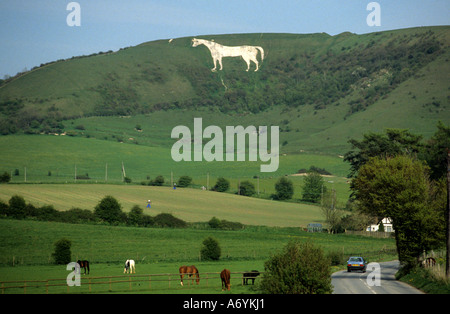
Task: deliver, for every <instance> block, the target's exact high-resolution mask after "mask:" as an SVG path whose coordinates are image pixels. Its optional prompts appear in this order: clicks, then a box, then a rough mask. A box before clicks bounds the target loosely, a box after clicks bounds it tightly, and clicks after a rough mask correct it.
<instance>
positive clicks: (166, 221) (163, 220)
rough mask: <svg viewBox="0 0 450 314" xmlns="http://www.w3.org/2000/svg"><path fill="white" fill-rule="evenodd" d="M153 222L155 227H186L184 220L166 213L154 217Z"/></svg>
mask: <svg viewBox="0 0 450 314" xmlns="http://www.w3.org/2000/svg"><path fill="white" fill-rule="evenodd" d="M153 221H154V224H155V226H157V227H169V228H184V227H186V226H187V223H186V222H185V221H184V220H181V219H179V218H176V217H174V216H173V215H172V214H166V213H162V214H159V215H156V216H155V218H154V219H153Z"/></svg>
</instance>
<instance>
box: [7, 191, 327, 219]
mask: <svg viewBox="0 0 450 314" xmlns="http://www.w3.org/2000/svg"><path fill="white" fill-rule="evenodd" d="M13 195H20V196H22V197H24V198H25V200H26V202H28V203H31V204H33V205H35V206H43V205H53V206H54V207H55V209H57V210H68V209H71V208H81V209H89V210H94V207H95V206H96V205H97V204H98V203H99V202H100V200H101V199H102V198H103V197H104V196H107V195H112V196H113V197H115V198H116V199H117V200H118V201H119V203H121V205H122V207H123V211H125V212H128V211H129V210H131V208H132V207H133V206H134V205H139V206H140V207H141V208H143V209H144V212H145V213H146V214H149V215H151V216H155V215H156V214H159V213H170V214H173V215H174V216H176V217H178V218H181V219H183V220H186V221H188V222H199V221H209V220H210V219H211V218H212V217H213V216H215V217H218V218H220V219H226V220H229V221H237V222H240V223H243V224H248V225H266V226H280V227H306V225H307V224H308V223H310V222H322V221H323V217H322V215H321V212H320V209H319V207H317V206H313V205H306V204H298V203H290V202H278V201H270V200H265V199H258V198H254V197H245V196H238V195H233V194H229V193H218V192H211V191H202V190H200V189H182V188H178V189H176V190H173V189H172V188H170V187H149V186H139V185H137V186H136V185H128V186H126V185H106V184H20V185H19V184H8V185H2V186H1V189H0V200H3V201H4V202H7V201H8V200H9V199H10V198H11V196H13ZM148 199H150V200H152V208H151V209H149V208H146V205H147V200H148Z"/></svg>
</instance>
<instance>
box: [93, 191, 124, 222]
mask: <svg viewBox="0 0 450 314" xmlns="http://www.w3.org/2000/svg"><path fill="white" fill-rule="evenodd" d="M94 213H95V215H96V216H97V217H98V218H99V219H100V220H103V221H106V222H108V223H110V224H117V223H120V222H123V221H124V215H125V214H124V213H123V212H122V206H121V205H120V204H119V202H118V201H117V200H116V199H115V198H114V197H112V196H105V197H104V198H103V199H102V200H101V201H100V202H99V203H98V204H97V206H95V210H94Z"/></svg>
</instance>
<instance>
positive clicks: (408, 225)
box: [344, 122, 450, 270]
mask: <svg viewBox="0 0 450 314" xmlns="http://www.w3.org/2000/svg"><path fill="white" fill-rule="evenodd" d="M350 143H351V144H352V150H350V151H349V152H348V153H347V154H346V155H345V158H344V160H345V161H347V162H349V163H350V164H351V173H350V175H351V176H352V178H353V180H352V183H351V190H352V196H351V201H352V202H353V203H354V206H355V207H356V208H357V212H358V213H359V214H362V215H368V216H369V217H373V218H375V219H376V220H377V221H380V220H381V219H382V218H384V217H390V218H391V219H392V221H393V228H394V230H395V240H396V244H397V252H398V256H399V260H400V262H401V263H402V264H403V265H405V266H406V267H405V270H409V269H412V268H414V267H415V266H417V265H418V263H419V262H420V256H421V255H422V254H423V252H429V251H430V250H434V249H439V248H442V247H444V246H445V239H446V225H447V224H446V221H445V216H446V207H447V178H446V175H447V150H448V149H449V148H450V127H448V126H445V125H444V124H443V123H442V122H439V124H438V126H437V131H436V133H435V134H434V135H433V136H432V137H431V139H429V140H428V141H425V142H424V141H423V140H422V137H421V136H418V135H414V134H411V133H410V132H409V131H407V130H394V129H389V130H386V132H385V133H384V134H376V133H370V134H366V135H364V137H363V139H362V140H360V141H358V140H354V139H353V140H350Z"/></svg>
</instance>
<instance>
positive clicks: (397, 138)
mask: <svg viewBox="0 0 450 314" xmlns="http://www.w3.org/2000/svg"><path fill="white" fill-rule="evenodd" d="M421 140H422V137H421V136H419V135H414V134H412V133H410V132H409V131H408V130H400V129H387V130H386V133H385V134H379V133H368V134H364V136H363V139H362V140H360V141H358V140H355V139H351V140H349V141H348V142H349V143H350V144H351V145H352V149H351V150H350V151H348V152H347V153H346V154H345V156H344V161H347V162H349V163H350V165H351V167H350V175H349V176H350V177H354V176H356V174H357V173H358V170H359V168H360V167H361V166H363V165H364V164H365V163H366V162H367V161H368V160H369V158H371V157H376V156H397V155H399V154H412V153H418V152H419V151H420V148H421V147H422V144H421Z"/></svg>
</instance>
